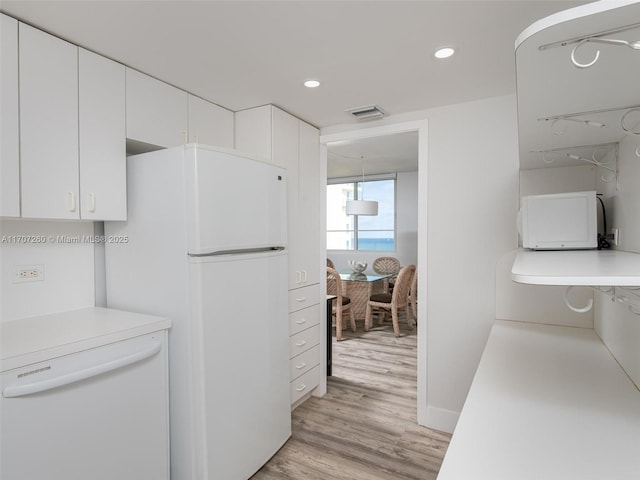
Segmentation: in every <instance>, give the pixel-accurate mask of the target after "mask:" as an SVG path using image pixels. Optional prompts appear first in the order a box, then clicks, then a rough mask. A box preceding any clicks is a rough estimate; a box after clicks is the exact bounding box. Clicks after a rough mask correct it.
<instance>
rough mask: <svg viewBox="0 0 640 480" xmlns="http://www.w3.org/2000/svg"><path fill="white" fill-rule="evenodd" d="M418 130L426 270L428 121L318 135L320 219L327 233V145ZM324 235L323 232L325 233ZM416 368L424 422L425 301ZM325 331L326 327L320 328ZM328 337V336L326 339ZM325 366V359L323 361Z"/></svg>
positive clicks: (421, 249)
mask: <svg viewBox="0 0 640 480" xmlns="http://www.w3.org/2000/svg"><path fill="white" fill-rule="evenodd" d="M405 132H418V265H417V267H418V271H421V272H425V273H426V272H427V178H428V177H427V165H428V163H427V157H428V121H427V120H426V119H424V120H416V121H409V122H399V123H390V124H386V125H380V126H376V127H368V128H367V127H354V129H353V130H345V131H343V132H338V133H330V134H324V135H323V134H321V135H320V172H321V178H322V180H324V185H325V188H323V189H322V192H323V193H322V199H324V201H322V203H321V217H320V218H321V219H322V225H323V229H322V231H324V232H326V230H327V228H326V218H327V217H326V205H327V202H326V198H325V195H326V181H327V144H328V143H332V142H337V141H344V140H357V139H361V138H370V137H378V136H382V135H391V134H394V133H405ZM325 237H326V235H325ZM323 245H324V248H323V252H322V253H323V258H322V264H323V266H324V262H325V260H324V256H326V251H327V248H326V238H325V239H324V240H323ZM418 298H427V275H426V274H423V275H422V276H421V278H420V282H419V283H418ZM418 318H420V326H421V327H422V328H419V329H418V339H417V344H418V357H417V364H418V369H417V370H418V371H417V383H418V388H417V404H416V407H417V419H418V424H419V425H423V426H426V425H427V405H428V403H427V338H428V335H427V331H428V328H429V319H428V318H427V306H426V302H424V301H423V302H419V303H418ZM323 331H326V329H323ZM325 340H327V339H325ZM324 364H325V365H326V362H324ZM321 385H323V387H322V390H323V391H326V376H323V383H322V384H321Z"/></svg>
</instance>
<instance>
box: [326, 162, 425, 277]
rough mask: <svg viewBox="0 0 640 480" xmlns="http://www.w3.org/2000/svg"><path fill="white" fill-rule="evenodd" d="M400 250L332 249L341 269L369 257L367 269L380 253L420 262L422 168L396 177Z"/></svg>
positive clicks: (369, 270) (402, 261) (346, 269)
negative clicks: (419, 216) (349, 262)
mask: <svg viewBox="0 0 640 480" xmlns="http://www.w3.org/2000/svg"><path fill="white" fill-rule="evenodd" d="M396 244H397V247H396V250H395V251H394V252H368V251H363V252H353V251H350V250H328V251H327V257H329V258H330V259H331V260H333V262H334V263H335V265H336V269H337V270H338V271H339V272H349V271H350V270H349V265H348V263H347V262H348V261H349V260H358V261H366V262H367V263H368V264H369V265H368V267H367V270H366V272H367V273H373V269H372V268H371V266H372V265H373V261H374V260H375V259H376V258H378V257H387V256H389V257H396V258H397V259H398V260H400V264H401V265H411V264H413V265H416V264H417V263H418V172H400V173H398V174H397V178H396Z"/></svg>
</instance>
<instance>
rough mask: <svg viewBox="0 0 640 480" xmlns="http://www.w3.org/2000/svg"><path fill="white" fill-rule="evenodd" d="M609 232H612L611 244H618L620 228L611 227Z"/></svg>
mask: <svg viewBox="0 0 640 480" xmlns="http://www.w3.org/2000/svg"><path fill="white" fill-rule="evenodd" d="M611 233H613V244H614V245H618V242H619V241H620V229H619V228H617V227H616V228H613V229H612V230H611Z"/></svg>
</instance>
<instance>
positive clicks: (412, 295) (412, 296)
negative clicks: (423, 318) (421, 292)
mask: <svg viewBox="0 0 640 480" xmlns="http://www.w3.org/2000/svg"><path fill="white" fill-rule="evenodd" d="M409 305H411V312H412V313H413V319H414V320H415V323H416V324H417V323H418V269H416V271H415V273H414V274H413V281H412V282H411V289H410V290H409Z"/></svg>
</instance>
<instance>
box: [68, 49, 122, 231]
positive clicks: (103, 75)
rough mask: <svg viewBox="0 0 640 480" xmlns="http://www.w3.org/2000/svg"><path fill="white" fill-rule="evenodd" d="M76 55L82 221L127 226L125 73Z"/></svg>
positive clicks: (108, 62)
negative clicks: (125, 223)
mask: <svg viewBox="0 0 640 480" xmlns="http://www.w3.org/2000/svg"><path fill="white" fill-rule="evenodd" d="M78 53H79V57H78V62H79V98H80V110H79V118H80V195H81V200H80V206H81V217H82V218H85V219H96V220H126V218H127V181H126V175H127V165H126V139H125V136H126V125H125V118H126V114H125V67H124V65H121V64H119V63H116V62H113V61H111V60H109V59H107V58H104V57H101V56H100V55H96V54H95V53H91V52H89V51H87V50H84V49H82V48H81V49H80V50H79V52H78Z"/></svg>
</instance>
